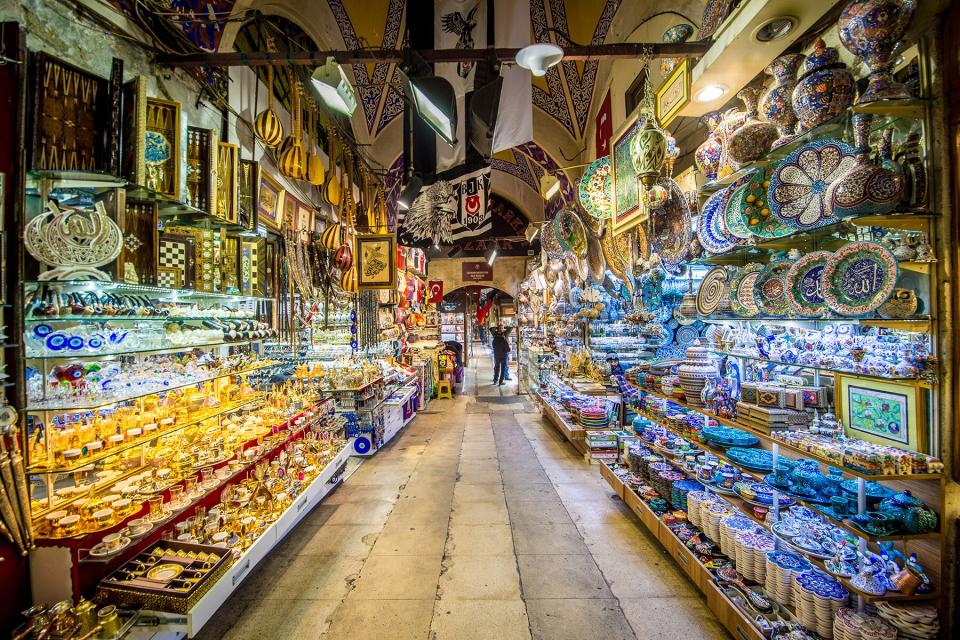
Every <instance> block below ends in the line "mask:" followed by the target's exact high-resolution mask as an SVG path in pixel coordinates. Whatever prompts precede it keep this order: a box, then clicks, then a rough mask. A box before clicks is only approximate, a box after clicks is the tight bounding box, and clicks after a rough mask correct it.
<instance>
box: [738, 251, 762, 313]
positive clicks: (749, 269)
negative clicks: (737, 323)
mask: <svg viewBox="0 0 960 640" xmlns="http://www.w3.org/2000/svg"><path fill="white" fill-rule="evenodd" d="M762 271H763V265H762V264H759V263H756V262H754V263H752V264H748V265H747V266H745V267H744V268H743V269H741V270H740V271H738V272H737V273H736V274H735V275H734V276H733V278H731V279H730V308H732V309H733V313H734V314H736V315H738V316H740V317H741V318H752V317H754V316H756V315H759V314H760V307H758V306H757V300H756V298H754V297H753V287H754V285H755V284H757V278H759V277H760V273H761V272H762Z"/></svg>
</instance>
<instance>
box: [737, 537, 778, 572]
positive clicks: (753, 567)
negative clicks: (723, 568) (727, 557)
mask: <svg viewBox="0 0 960 640" xmlns="http://www.w3.org/2000/svg"><path fill="white" fill-rule="evenodd" d="M775 546H776V545H775V544H774V541H773V538H772V537H771V536H770V534H769V533H767V532H765V531H743V532H741V533H740V534H739V535H737V537H736V538H734V547H736V555H735V556H734V562H735V563H736V565H737V571H738V572H739V573H740V575H742V576H743V577H744V578H746V579H747V580H753V581H754V582H757V583H760V584H764V582H766V577H767V552H768V551H773V549H774V547H775Z"/></svg>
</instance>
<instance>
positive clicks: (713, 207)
mask: <svg viewBox="0 0 960 640" xmlns="http://www.w3.org/2000/svg"><path fill="white" fill-rule="evenodd" d="M728 188H729V187H727V188H724V189H720V190H719V191H717V192H716V193H714V194H713V195H711V196H710V197H709V198H707V201H706V202H705V203H704V204H703V208H702V209H701V210H700V217H699V218H697V238H698V239H699V240H700V244H701V245H702V246H703V248H704V249H705V250H706V251H707V252H708V253H714V254H716V253H726V252H727V251H730V250H731V249H733V248H734V247H735V246H736V242H735V241H734V238H732V237H731V236H729V235H727V234H725V233H723V232H722V231H721V230H720V224H719V220H718V218H722V217H723V215H724V211H725V209H726V202H727V197H726V196H727V189H728Z"/></svg>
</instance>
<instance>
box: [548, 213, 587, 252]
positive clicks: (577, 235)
mask: <svg viewBox="0 0 960 640" xmlns="http://www.w3.org/2000/svg"><path fill="white" fill-rule="evenodd" d="M552 225H553V231H554V233H555V234H556V237H557V241H558V242H559V243H560V247H561V248H563V249H564V250H566V251H570V252H571V253H573V255H575V256H577V257H578V258H582V257H583V256H585V255H586V254H587V228H586V226H585V225H584V224H583V221H582V220H580V216H578V215H577V213H576V212H575V211H574V210H573V209H563V210H561V211H560V213H558V214H557V217H555V218H554V219H553V223H552Z"/></svg>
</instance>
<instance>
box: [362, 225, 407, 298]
mask: <svg viewBox="0 0 960 640" xmlns="http://www.w3.org/2000/svg"><path fill="white" fill-rule="evenodd" d="M353 255H354V260H355V262H356V264H357V286H358V288H359V289H360V290H361V291H362V290H366V289H393V288H394V287H396V286H397V280H396V278H397V238H396V236H394V235H392V234H391V235H380V234H364V233H361V234H357V235H356V239H355V243H354V251H353Z"/></svg>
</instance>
